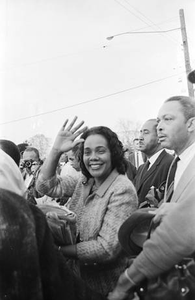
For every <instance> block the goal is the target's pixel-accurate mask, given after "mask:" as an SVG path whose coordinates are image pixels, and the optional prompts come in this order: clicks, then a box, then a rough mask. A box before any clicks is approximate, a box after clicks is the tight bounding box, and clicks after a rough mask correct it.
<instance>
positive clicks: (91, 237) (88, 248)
mask: <svg viewBox="0 0 195 300" xmlns="http://www.w3.org/2000/svg"><path fill="white" fill-rule="evenodd" d="M93 183H94V179H92V178H91V179H90V180H89V181H88V182H86V183H84V182H83V179H82V178H81V179H80V180H79V182H77V181H75V180H74V179H73V178H71V177H63V178H60V177H56V176H54V177H53V178H51V179H50V180H49V181H44V180H43V178H41V174H40V176H39V178H38V181H37V189H38V190H39V192H41V193H46V194H47V195H49V196H52V197H61V196H63V195H67V196H70V197H72V199H71V201H70V207H69V208H70V210H72V211H73V212H75V213H76V215H77V234H79V235H80V242H79V243H77V255H78V259H79V263H80V265H81V276H82V278H83V279H84V280H85V281H86V282H87V283H88V284H89V285H90V286H91V287H92V288H93V289H95V290H96V291H100V292H101V293H102V294H104V295H106V294H107V293H108V292H109V291H111V290H112V289H113V288H114V286H115V284H116V282H117V280H118V277H119V275H120V274H121V272H122V271H123V270H124V268H125V267H126V264H127V258H126V256H125V253H124V252H123V251H122V248H121V245H120V243H119V241H118V229H119V228H120V226H121V224H122V223H123V222H124V221H125V220H126V219H127V218H128V217H129V216H130V215H131V213H132V212H133V211H135V210H136V209H137V204H138V202H137V195H136V191H135V188H134V186H133V184H132V182H131V181H130V180H129V179H128V178H127V177H126V176H125V175H121V174H119V173H118V172H117V171H116V170H113V171H112V173H111V174H110V175H109V176H108V177H107V179H106V180H105V181H104V182H103V184H102V185H101V186H100V187H99V188H98V189H97V190H95V191H92V187H93Z"/></svg>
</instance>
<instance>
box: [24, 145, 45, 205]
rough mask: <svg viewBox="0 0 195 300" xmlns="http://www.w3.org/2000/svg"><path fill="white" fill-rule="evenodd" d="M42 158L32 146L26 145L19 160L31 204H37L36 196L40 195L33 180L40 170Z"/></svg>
mask: <svg viewBox="0 0 195 300" xmlns="http://www.w3.org/2000/svg"><path fill="white" fill-rule="evenodd" d="M41 165H42V160H41V159H40V156H39V151H38V150H37V149H36V148H34V147H31V146H29V147H27V148H26V149H25V150H24V152H23V155H22V160H21V162H20V169H21V170H22V175H23V178H24V182H25V185H26V187H27V190H28V201H30V202H31V203H33V204H37V201H36V198H37V199H38V198H40V197H42V196H43V195H40V194H39V193H38V192H37V191H36V188H35V182H36V178H37V174H38V172H39V171H40V167H41Z"/></svg>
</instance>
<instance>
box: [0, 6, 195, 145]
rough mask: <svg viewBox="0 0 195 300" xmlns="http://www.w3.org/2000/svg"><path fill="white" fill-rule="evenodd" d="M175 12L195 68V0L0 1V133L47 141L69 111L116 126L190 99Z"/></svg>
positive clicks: (70, 114) (90, 122)
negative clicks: (172, 100)
mask: <svg viewBox="0 0 195 300" xmlns="http://www.w3.org/2000/svg"><path fill="white" fill-rule="evenodd" d="M179 9H184V14H185V21H186V30H187V36H188V43H189V52H190V60H191V66H192V68H193V69H194V68H195V39H194V36H195V34H194V33H195V17H194V13H195V0H171V1H170V0H163V1H162V0H147V1H146V0H1V1H0V45H1V47H0V83H1V84H0V96H1V97H0V138H6V139H10V140H12V141H14V142H15V143H20V142H23V141H24V140H25V139H28V138H30V137H32V136H34V135H35V134H37V133H41V134H44V135H45V136H46V137H49V138H52V139H53V138H54V137H55V135H56V134H57V131H58V130H59V128H60V126H61V125H62V123H63V122H64V120H65V119H66V118H70V119H72V118H73V117H74V116H75V115H77V116H78V117H79V119H83V120H85V122H86V125H88V126H90V127H91V126H96V125H105V126H108V127H110V128H111V129H113V130H115V131H117V132H118V131H120V126H119V123H120V122H121V120H123V121H124V122H125V120H130V121H132V122H140V123H142V122H144V121H145V120H147V119H148V118H154V117H156V116H157V113H158V109H159V108H160V106H161V104H162V103H163V101H164V100H165V99H166V98H168V97H170V96H173V95H177V94H183V95H187V94H188V91H187V83H186V74H185V61H184V52H183V46H182V38H181V30H180V18H179ZM171 30H172V31H171ZM129 31H130V32H132V31H133V32H134V31H135V32H145V33H136V34H135V33H133V34H130V33H129V34H125V32H129ZM151 31H153V33H147V32H151ZM156 31H166V32H164V33H163V32H158V33H155V32H156ZM123 33H124V34H123ZM118 34H119V35H118ZM112 35H117V36H116V37H115V38H114V39H112V40H107V37H108V36H112Z"/></svg>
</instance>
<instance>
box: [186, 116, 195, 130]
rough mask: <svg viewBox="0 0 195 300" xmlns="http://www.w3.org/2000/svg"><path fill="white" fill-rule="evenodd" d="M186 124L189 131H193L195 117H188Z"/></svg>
mask: <svg viewBox="0 0 195 300" xmlns="http://www.w3.org/2000/svg"><path fill="white" fill-rule="evenodd" d="M187 125H188V131H189V132H192V131H195V117H192V118H190V119H189V120H188V121H187Z"/></svg>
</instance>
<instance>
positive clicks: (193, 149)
mask: <svg viewBox="0 0 195 300" xmlns="http://www.w3.org/2000/svg"><path fill="white" fill-rule="evenodd" d="M194 155H195V142H194V143H193V144H192V145H191V146H189V147H188V148H187V149H186V150H184V152H182V153H181V154H180V155H179V158H180V160H179V161H178V163H177V170H176V172H175V179H174V190H175V188H176V186H177V184H178V182H179V180H180V178H181V175H182V174H183V172H184V171H185V169H186V168H187V166H188V165H189V163H190V161H191V160H192V158H193V157H194Z"/></svg>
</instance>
